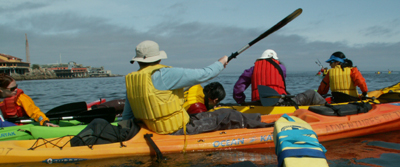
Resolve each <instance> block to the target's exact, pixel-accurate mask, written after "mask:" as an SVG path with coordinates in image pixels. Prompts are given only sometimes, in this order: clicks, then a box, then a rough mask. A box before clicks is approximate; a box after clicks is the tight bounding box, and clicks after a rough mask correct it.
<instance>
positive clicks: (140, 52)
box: [131, 40, 167, 63]
mask: <svg viewBox="0 0 400 167" xmlns="http://www.w3.org/2000/svg"><path fill="white" fill-rule="evenodd" d="M166 58H167V53H165V52H164V51H163V50H160V47H159V46H158V44H157V43H156V42H154V41H150V40H146V41H143V42H141V43H140V44H139V45H137V46H136V56H135V57H133V58H132V60H131V63H133V62H135V61H137V62H144V63H150V62H155V61H157V60H160V59H166Z"/></svg>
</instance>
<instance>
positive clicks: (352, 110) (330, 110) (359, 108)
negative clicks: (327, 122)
mask: <svg viewBox="0 0 400 167" xmlns="http://www.w3.org/2000/svg"><path fill="white" fill-rule="evenodd" d="M371 109H372V106H371V104H370V103H364V102H354V103H349V104H344V105H331V104H328V103H325V105H323V106H310V107H309V108H308V110H310V111H312V112H314V113H317V114H321V115H327V116H346V115H354V114H359V113H367V112H368V111H370V110H371Z"/></svg>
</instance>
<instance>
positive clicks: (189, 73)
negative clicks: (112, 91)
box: [122, 61, 224, 120]
mask: <svg viewBox="0 0 400 167" xmlns="http://www.w3.org/2000/svg"><path fill="white" fill-rule="evenodd" d="M223 69H224V66H223V64H222V63H221V62H219V61H216V62H215V63H213V64H211V65H209V66H207V67H204V68H201V69H187V68H161V69H159V70H157V71H155V72H154V73H153V75H151V80H152V82H153V85H154V87H155V88H156V89H158V90H174V89H179V88H184V87H188V86H193V85H196V84H200V83H203V82H206V81H208V80H210V79H213V78H214V77H216V76H217V75H218V74H219V73H220V72H221V71H222V70H223ZM125 99H126V102H128V103H125V107H124V111H123V112H122V120H125V119H133V118H134V115H133V112H132V108H131V106H130V105H129V104H130V103H129V100H128V95H126V97H125Z"/></svg>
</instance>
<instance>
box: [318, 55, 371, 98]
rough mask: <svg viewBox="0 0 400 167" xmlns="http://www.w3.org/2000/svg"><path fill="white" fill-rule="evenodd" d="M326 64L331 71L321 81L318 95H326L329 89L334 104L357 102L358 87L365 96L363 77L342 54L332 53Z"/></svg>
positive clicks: (365, 86)
mask: <svg viewBox="0 0 400 167" xmlns="http://www.w3.org/2000/svg"><path fill="white" fill-rule="evenodd" d="M326 62H327V63H329V64H330V66H331V69H329V70H328V73H327V75H326V76H325V78H324V79H323V80H322V82H321V84H320V86H319V88H318V93H320V94H326V93H328V91H329V89H330V90H331V92H332V96H333V100H334V102H336V103H339V102H348V101H357V100H359V94H358V91H357V88H356V86H358V87H360V89H361V91H362V92H363V93H362V96H366V94H367V91H368V88H367V85H366V83H365V79H364V77H363V76H362V75H361V73H360V71H358V69H357V68H356V67H353V62H352V61H351V60H349V59H347V58H346V56H345V55H344V54H343V53H342V52H335V53H333V54H332V56H331V57H330V58H329V59H328V60H327V61H326Z"/></svg>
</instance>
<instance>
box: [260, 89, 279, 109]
mask: <svg viewBox="0 0 400 167" xmlns="http://www.w3.org/2000/svg"><path fill="white" fill-rule="evenodd" d="M258 94H259V95H260V100H261V104H262V105H263V106H273V105H275V104H276V103H278V101H279V99H280V98H281V95H280V94H279V93H278V92H277V91H275V90H274V89H272V88H270V87H268V86H264V85H258Z"/></svg>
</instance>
